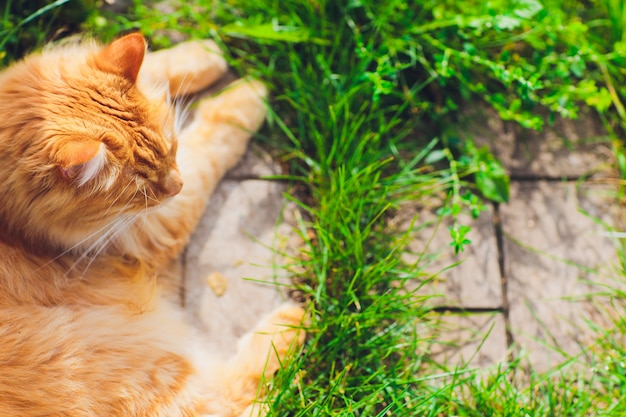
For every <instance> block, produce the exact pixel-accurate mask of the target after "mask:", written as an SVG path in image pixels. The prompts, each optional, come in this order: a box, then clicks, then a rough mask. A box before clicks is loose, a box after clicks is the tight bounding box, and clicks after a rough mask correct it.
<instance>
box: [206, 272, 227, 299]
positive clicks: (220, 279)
mask: <svg viewBox="0 0 626 417" xmlns="http://www.w3.org/2000/svg"><path fill="white" fill-rule="evenodd" d="M206 281H207V284H209V287H211V289H212V290H213V292H214V293H215V295H217V296H218V297H221V296H222V295H223V294H224V292H226V288H227V287H228V280H227V279H226V277H225V276H224V275H222V274H220V273H219V272H213V273H211V274H209V276H208V277H207V280H206Z"/></svg>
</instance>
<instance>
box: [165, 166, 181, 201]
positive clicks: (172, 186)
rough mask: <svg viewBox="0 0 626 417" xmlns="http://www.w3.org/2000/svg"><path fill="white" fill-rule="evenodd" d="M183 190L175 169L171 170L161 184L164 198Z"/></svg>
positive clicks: (178, 174)
mask: <svg viewBox="0 0 626 417" xmlns="http://www.w3.org/2000/svg"><path fill="white" fill-rule="evenodd" d="M182 188H183V179H182V178H181V176H180V173H179V172H178V170H177V169H173V170H171V171H170V173H169V174H168V176H167V178H165V181H164V182H163V194H164V195H165V196H166V197H173V196H175V195H176V194H178V193H179V192H180V190H181V189H182Z"/></svg>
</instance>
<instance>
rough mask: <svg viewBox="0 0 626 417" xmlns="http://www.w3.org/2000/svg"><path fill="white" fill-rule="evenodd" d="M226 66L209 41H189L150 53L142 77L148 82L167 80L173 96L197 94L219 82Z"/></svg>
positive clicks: (221, 55) (220, 52) (219, 52)
mask: <svg viewBox="0 0 626 417" xmlns="http://www.w3.org/2000/svg"><path fill="white" fill-rule="evenodd" d="M227 69H228V64H227V62H226V60H225V59H224V56H223V53H222V51H221V50H220V48H219V47H218V46H217V44H216V43H215V42H213V41H211V40H192V41H187V42H182V43H179V44H178V45H176V46H174V47H172V48H169V49H162V50H160V51H156V52H150V53H149V54H148V55H146V57H145V59H144V64H143V68H142V72H143V73H144V74H143V76H145V77H149V79H150V80H151V81H150V82H155V81H157V80H160V79H167V81H168V82H169V87H170V93H171V95H172V96H174V97H176V96H181V95H186V94H192V93H196V92H198V91H201V90H204V89H205V88H207V87H209V86H210V85H212V84H213V83H215V82H216V81H217V80H219V79H220V78H221V77H222V76H223V75H224V74H225V73H226V70H227Z"/></svg>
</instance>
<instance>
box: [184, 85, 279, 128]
mask: <svg viewBox="0 0 626 417" xmlns="http://www.w3.org/2000/svg"><path fill="white" fill-rule="evenodd" d="M266 98H267V88H266V87H265V85H264V84H263V83H262V82H260V81H258V80H254V79H241V80H238V81H235V82H234V83H232V84H230V85H228V86H227V87H226V88H224V89H223V90H222V91H221V92H220V93H219V94H218V95H217V96H215V97H211V98H207V99H204V100H201V101H200V102H199V103H198V107H197V110H196V113H195V117H196V119H200V120H204V121H206V122H209V123H211V124H213V125H215V124H222V123H223V124H226V125H229V126H233V127H236V128H238V129H241V130H243V131H246V132H248V133H254V132H256V131H257V130H258V129H259V128H260V127H261V125H262V124H263V121H264V120H265V115H266V113H267V107H266V104H265V100H266Z"/></svg>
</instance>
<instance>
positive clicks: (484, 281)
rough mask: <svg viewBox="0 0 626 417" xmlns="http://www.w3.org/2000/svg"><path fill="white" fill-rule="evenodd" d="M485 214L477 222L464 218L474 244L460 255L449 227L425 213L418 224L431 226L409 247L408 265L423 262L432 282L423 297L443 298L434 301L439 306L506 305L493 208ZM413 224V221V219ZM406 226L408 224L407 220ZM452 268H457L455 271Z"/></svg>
mask: <svg viewBox="0 0 626 417" xmlns="http://www.w3.org/2000/svg"><path fill="white" fill-rule="evenodd" d="M487 207H488V210H487V211H485V212H483V213H481V215H480V216H479V218H478V219H476V220H474V219H472V218H471V217H469V216H462V217H460V219H459V220H460V221H461V222H462V223H463V224H467V225H470V226H471V227H472V231H471V232H470V233H469V234H468V238H469V239H470V240H471V241H472V244H471V245H469V246H468V247H467V248H466V250H465V251H464V252H461V253H459V254H458V255H455V254H454V250H453V249H452V247H451V246H450V242H451V238H450V233H449V231H448V227H447V226H448V225H447V224H437V222H438V218H437V216H436V214H435V213H432V212H430V211H427V210H421V211H420V215H419V217H418V219H419V222H418V224H420V225H421V224H424V223H426V224H429V226H426V227H424V228H422V229H420V230H419V231H418V233H417V235H416V237H415V239H414V240H413V241H412V242H411V243H410V244H409V250H410V251H411V253H410V254H407V255H406V256H405V260H406V261H407V262H411V263H414V262H416V261H418V260H419V262H418V264H419V265H418V266H419V267H420V268H423V272H425V273H426V275H427V276H428V277H432V279H431V280H430V281H429V282H427V283H426V284H425V285H424V286H423V287H422V288H421V289H420V291H421V293H422V294H433V295H440V297H436V298H433V299H432V300H431V301H432V302H434V303H435V304H437V305H445V306H454V307H464V308H499V307H501V306H502V294H501V291H500V271H499V266H498V250H497V247H496V238H495V231H494V226H493V209H492V208H491V206H489V205H488V206H487ZM414 213H416V210H415V209H413V210H410V209H409V210H405V211H404V213H402V216H403V217H405V218H406V219H411V218H412V217H413V216H414V215H415V214H414ZM409 222H410V220H409ZM404 224H405V227H408V222H407V221H406V220H405V221H404ZM452 265H456V266H455V267H453V268H451V266H452Z"/></svg>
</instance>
